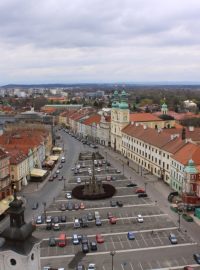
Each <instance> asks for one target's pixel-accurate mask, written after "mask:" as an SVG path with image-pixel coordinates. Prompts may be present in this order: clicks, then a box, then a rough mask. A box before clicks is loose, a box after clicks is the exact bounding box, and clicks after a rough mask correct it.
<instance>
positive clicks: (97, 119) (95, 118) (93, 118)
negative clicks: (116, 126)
mask: <svg viewBox="0 0 200 270" xmlns="http://www.w3.org/2000/svg"><path fill="white" fill-rule="evenodd" d="M100 120H101V115H99V114H94V115H91V116H90V117H89V118H87V119H85V120H84V121H83V124H84V125H87V126H90V125H92V124H93V123H96V124H99V123H100Z"/></svg>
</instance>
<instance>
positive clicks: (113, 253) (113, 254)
mask: <svg viewBox="0 0 200 270" xmlns="http://www.w3.org/2000/svg"><path fill="white" fill-rule="evenodd" d="M115 253H116V252H115V251H114V250H113V251H111V252H110V255H111V256H112V270H113V267H114V256H115Z"/></svg>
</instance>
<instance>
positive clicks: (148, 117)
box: [130, 113, 163, 122]
mask: <svg viewBox="0 0 200 270" xmlns="http://www.w3.org/2000/svg"><path fill="white" fill-rule="evenodd" d="M130 121H131V122H151V121H163V120H161V119H160V118H158V117H157V116H155V115H153V114H151V113H131V114H130Z"/></svg>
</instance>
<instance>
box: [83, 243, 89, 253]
mask: <svg viewBox="0 0 200 270" xmlns="http://www.w3.org/2000/svg"><path fill="white" fill-rule="evenodd" d="M82 252H83V253H88V252H89V245H88V243H84V244H82Z"/></svg>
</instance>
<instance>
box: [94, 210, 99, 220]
mask: <svg viewBox="0 0 200 270" xmlns="http://www.w3.org/2000/svg"><path fill="white" fill-rule="evenodd" d="M94 217H95V219H97V218H100V214H99V212H98V211H95V212H94Z"/></svg>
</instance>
